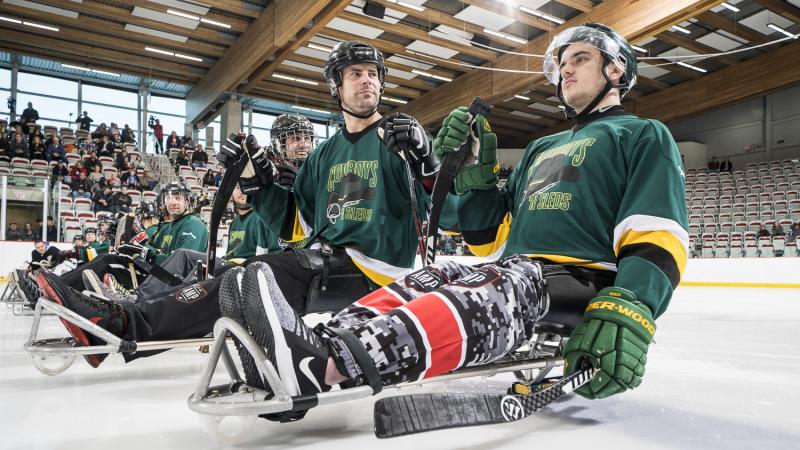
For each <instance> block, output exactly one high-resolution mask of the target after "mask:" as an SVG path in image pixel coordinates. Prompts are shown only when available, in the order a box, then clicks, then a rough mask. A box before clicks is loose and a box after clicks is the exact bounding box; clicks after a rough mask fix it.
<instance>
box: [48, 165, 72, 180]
mask: <svg viewBox="0 0 800 450" xmlns="http://www.w3.org/2000/svg"><path fill="white" fill-rule="evenodd" d="M64 177H67V180H64ZM52 180H53V184H56V182H58V181H62V182H69V169H67V162H66V161H58V165H56V166H55V167H53V171H52Z"/></svg>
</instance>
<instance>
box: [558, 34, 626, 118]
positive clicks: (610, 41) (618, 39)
mask: <svg viewBox="0 0 800 450" xmlns="http://www.w3.org/2000/svg"><path fill="white" fill-rule="evenodd" d="M574 43H582V44H587V45H590V46H592V47H594V48H596V49H597V50H599V51H600V54H601V55H603V61H604V64H603V70H602V74H603V77H604V78H605V79H606V85H605V87H604V89H603V90H602V91H600V94H598V96H597V97H595V99H594V100H593V101H592V102H591V103H590V104H589V105H588V106H587V107H586V108H585V109H584V110H583V111H581V112H580V113H578V112H577V111H575V110H574V109H573V108H572V107H570V106H569V105H567V103H566V101H565V100H564V97H563V94H562V92H561V72H560V59H561V55H562V54H563V52H564V50H565V49H566V48H567V46H569V45H570V44H574ZM609 63H613V64H614V65H616V66H617V67H619V68H620V69H622V71H623V72H624V74H623V76H622V78H620V80H619V83H616V84H615V83H612V82H611V80H610V79H609V78H608V73H606V71H605V67H606V66H607V65H608V64H609ZM543 70H544V74H545V76H546V77H547V79H548V80H549V81H550V82H551V83H553V85H555V86H556V87H557V89H558V98H559V99H560V100H561V103H563V104H564V107H565V108H566V110H565V112H566V114H567V117H568V118H573V117H578V116H583V115H586V114H588V113H589V112H591V110H592V109H593V108H594V107H595V106H596V105H597V104H598V103H599V102H600V101H601V100H602V99H603V97H605V95H606V94H607V93H608V91H610V90H611V89H619V90H620V98H622V97H624V96H625V94H627V93H628V92H629V91H630V90H631V89H632V88H633V86H634V85H636V78H637V75H638V68H637V64H636V53H635V51H634V50H633V47H631V45H630V44H629V43H628V41H627V40H626V39H625V38H624V37H622V36H621V35H620V34H619V33H617V32H616V31H614V30H612V29H611V28H609V27H608V26H606V25H603V24H599V23H585V24H583V25H580V26H577V27H572V28H568V29H566V30H564V31H562V32H561V33H559V34H558V35H556V37H555V38H554V39H553V40H552V41H551V42H550V45H549V46H548V48H547V51H546V52H545V56H544V61H543Z"/></svg>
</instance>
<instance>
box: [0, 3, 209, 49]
mask: <svg viewBox="0 0 800 450" xmlns="http://www.w3.org/2000/svg"><path fill="white" fill-rule="evenodd" d="M0 11H2V12H4V13H8V14H11V15H14V16H16V17H25V18H33V19H35V20H39V21H43V22H46V23H50V24H53V25H57V26H58V27H68V28H71V29H75V28H76V27H78V29H79V30H81V31H85V30H92V33H91V34H92V35H93V36H97V35H98V34H101V35H109V36H112V37H114V38H118V39H124V40H128V41H135V42H140V43H142V44H147V45H152V46H156V47H159V48H164V49H168V50H173V51H179V52H182V53H192V55H193V56H205V57H213V58H218V57H220V56H222V54H223V53H224V52H225V47H222V46H219V45H213V44H207V43H204V42H198V41H195V40H192V39H189V40H187V41H186V42H183V43H179V42H175V41H173V40H170V39H164V38H159V37H155V36H148V35H144V34H139V33H131V32H129V31H125V29H124V25H122V24H120V23H117V22H109V21H107V20H100V19H94V18H91V17H86V16H79V19H78V20H77V21H76V20H75V19H71V18H69V17H64V16H61V15H58V14H52V13H47V12H43V11H39V10H34V9H29V8H23V7H21V6H17V5H13V4H10V3H0ZM140 50H144V46H142V47H140Z"/></svg>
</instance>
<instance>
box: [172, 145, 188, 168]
mask: <svg viewBox="0 0 800 450" xmlns="http://www.w3.org/2000/svg"><path fill="white" fill-rule="evenodd" d="M188 165H189V155H187V154H186V149H185V148H182V149H180V151H178V155H177V156H175V173H178V168H179V167H180V166H188Z"/></svg>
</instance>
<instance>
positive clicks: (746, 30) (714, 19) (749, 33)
mask: <svg viewBox="0 0 800 450" xmlns="http://www.w3.org/2000/svg"><path fill="white" fill-rule="evenodd" d="M695 19H697V20H699V21H700V22H703V23H705V24H706V25H709V26H710V27H712V28H715V29H720V30H723V31H726V32H728V33H730V34H732V35H734V36H738V37H740V38H742V39H745V40H747V41H748V42H750V43H752V44H766V43H767V42H769V40H770V39H769V38H768V37H767V36H766V35H764V34H761V33H760V32H758V31H756V30H754V29H752V28H750V27H748V26H746V25H742V24H740V23H737V22H734V21H732V20H728V19H726V18H725V17H722V16H720V15H719V14H715V13H713V12H711V11H705V12H703V13H701V14H698V15H696V16H695Z"/></svg>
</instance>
